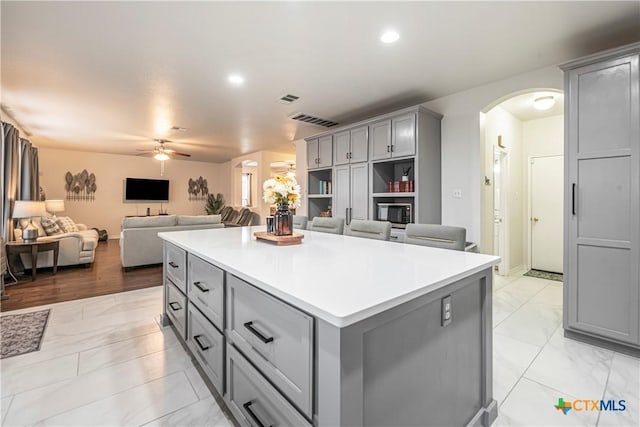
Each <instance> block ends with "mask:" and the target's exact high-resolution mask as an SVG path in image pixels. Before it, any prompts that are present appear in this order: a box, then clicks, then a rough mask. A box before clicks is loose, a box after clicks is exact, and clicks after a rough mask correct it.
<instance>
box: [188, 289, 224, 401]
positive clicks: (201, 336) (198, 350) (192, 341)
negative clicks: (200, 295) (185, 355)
mask: <svg viewBox="0 0 640 427" xmlns="http://www.w3.org/2000/svg"><path fill="white" fill-rule="evenodd" d="M187 324H188V327H187V345H188V346H189V349H190V350H191V354H193V355H194V356H195V358H196V360H197V361H198V363H199V364H200V366H201V367H202V370H203V371H204V372H205V374H207V377H208V378H209V379H210V380H211V382H212V383H213V385H214V386H215V387H216V389H217V390H218V391H219V392H220V394H223V392H224V347H225V344H224V336H223V335H222V333H221V332H220V331H218V330H217V329H216V328H214V327H213V325H212V324H211V322H209V319H207V318H206V317H205V316H204V315H203V314H202V313H200V311H199V310H198V309H197V308H196V306H195V305H194V304H193V302H191V301H190V302H189V316H188V322H187Z"/></svg>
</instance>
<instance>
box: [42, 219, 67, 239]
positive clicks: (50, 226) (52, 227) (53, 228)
mask: <svg viewBox="0 0 640 427" xmlns="http://www.w3.org/2000/svg"><path fill="white" fill-rule="evenodd" d="M40 224H41V225H42V228H44V232H45V233H46V234H47V236H55V235H56V234H62V233H64V231H62V229H61V228H60V226H59V225H58V223H57V222H56V218H42V219H41V220H40Z"/></svg>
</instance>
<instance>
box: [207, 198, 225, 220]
mask: <svg viewBox="0 0 640 427" xmlns="http://www.w3.org/2000/svg"><path fill="white" fill-rule="evenodd" d="M222 208H224V197H223V196H222V194H220V193H218V194H216V195H215V196H214V195H213V194H209V195H208V196H207V204H206V205H205V206H204V209H205V210H206V211H207V215H218V214H219V213H220V211H221V210H222Z"/></svg>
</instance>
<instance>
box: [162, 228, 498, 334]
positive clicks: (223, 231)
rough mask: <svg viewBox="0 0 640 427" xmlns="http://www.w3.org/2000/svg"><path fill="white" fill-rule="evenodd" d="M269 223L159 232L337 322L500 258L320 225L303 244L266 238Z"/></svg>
mask: <svg viewBox="0 0 640 427" xmlns="http://www.w3.org/2000/svg"><path fill="white" fill-rule="evenodd" d="M255 231H264V226H256V227H234V228H220V229H209V230H188V231H173V232H164V233H158V236H160V238H162V239H164V240H166V241H168V242H171V243H173V244H175V245H177V246H179V247H181V248H183V249H185V250H186V251H188V252H190V253H192V254H194V255H197V256H198V257H200V258H202V259H204V260H206V261H209V262H211V263H212V264H214V265H216V266H218V267H220V268H222V269H223V270H226V271H228V272H229V273H231V274H233V275H235V276H237V277H239V278H241V279H244V280H246V281H247V282H249V283H251V284H253V285H254V286H256V287H258V288H260V289H262V290H264V291H266V292H268V293H270V294H272V295H275V296H276V297H278V298H280V299H282V300H284V301H286V302H288V303H290V304H291V305H293V306H296V307H298V308H300V309H302V310H304V311H306V312H308V313H310V314H312V315H314V316H316V317H318V318H320V319H323V320H325V321H326V322H328V323H331V324H332V325H335V326H337V327H344V326H348V325H350V324H353V323H355V322H358V321H360V320H363V319H366V318H368V317H371V316H373V315H375V314H378V313H381V312H382V311H385V310H387V309H389V308H392V307H395V306H397V305H399V304H402V303H404V302H407V301H410V300H412V299H415V298H416V297H418V296H420V295H424V294H427V293H429V292H432V291H434V290H436V289H439V288H441V287H443V286H446V285H448V284H450V283H453V282H456V281H457V280H459V279H461V278H463V277H466V276H469V275H471V274H473V273H477V272H479V271H482V270H484V269H486V268H487V267H490V266H493V265H495V264H497V263H498V261H499V260H500V258H498V257H496V256H490V255H482V254H475V253H469V252H461V251H452V250H446V249H435V248H429V247H425V246H417V245H408V244H403V243H393V242H384V241H378V240H371V239H363V238H360V237H350V236H340V235H334V234H327V233H319V232H314V231H305V230H295V232H296V233H302V234H304V235H305V236H304V239H303V241H302V244H300V245H293V246H276V245H273V244H271V243H268V242H264V241H258V240H256V238H255V237H254V236H253V233H254V232H255Z"/></svg>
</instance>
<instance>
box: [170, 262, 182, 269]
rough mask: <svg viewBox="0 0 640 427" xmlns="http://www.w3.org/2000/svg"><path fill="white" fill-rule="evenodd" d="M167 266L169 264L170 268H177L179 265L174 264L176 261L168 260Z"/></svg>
mask: <svg viewBox="0 0 640 427" xmlns="http://www.w3.org/2000/svg"><path fill="white" fill-rule="evenodd" d="M169 266H170V267H171V268H178V267H180V266H179V265H178V264H176V263H175V262H173V261H170V262H169Z"/></svg>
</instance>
